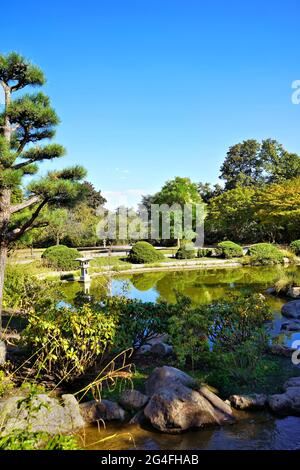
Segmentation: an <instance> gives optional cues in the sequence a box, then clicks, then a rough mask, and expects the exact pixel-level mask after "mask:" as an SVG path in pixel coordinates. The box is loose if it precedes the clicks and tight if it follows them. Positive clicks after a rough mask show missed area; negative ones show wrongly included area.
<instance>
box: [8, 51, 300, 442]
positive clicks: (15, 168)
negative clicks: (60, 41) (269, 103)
mask: <svg viewBox="0 0 300 470" xmlns="http://www.w3.org/2000/svg"><path fill="white" fill-rule="evenodd" d="M47 78H48V79H50V77H47ZM0 85H1V88H2V91H3V96H4V103H3V106H2V107H1V108H0V314H1V328H0V450H38V449H44V450H75V449H85V450H90V449H94V450H95V449H96V450H105V449H106V450H107V449H112V450H113V449H121V450H128V449H144V448H146V447H147V446H150V448H152V449H165V450H166V449H169V450H170V449H182V448H185V449H194V448H196V449H226V448H230V449H237V450H239V449H257V448H261V449H278V448H281V449H284V448H293V449H295V448H297V446H298V443H299V424H300V421H299V420H300V418H299V416H300V368H299V364H300V353H299V351H298V346H299V345H300V156H299V155H298V154H297V153H294V152H293V151H292V150H290V149H289V148H286V147H285V146H284V145H283V144H282V143H281V142H279V141H278V140H276V138H275V137H276V136H274V137H267V138H265V139H257V138H256V136H255V135H253V136H252V138H250V139H249V138H248V139H245V140H243V139H242V140H241V141H240V142H239V141H236V142H234V141H233V142H232V144H231V146H230V147H229V148H228V149H227V152H226V154H225V155H224V159H223V162H222V165H221V167H220V170H219V172H218V170H216V178H217V177H219V181H220V183H218V184H210V183H207V182H206V181H205V180H203V181H201V180H200V178H201V176H199V175H201V169H200V168H198V169H197V168H195V169H194V170H193V172H194V175H195V177H194V178H190V177H188V176H186V175H185V174H178V175H176V176H174V175H173V170H172V169H170V177H169V179H167V180H166V181H165V183H164V184H163V185H162V186H161V187H160V188H159V187H157V191H156V192H153V193H152V194H147V193H145V194H143V195H142V196H141V197H140V200H139V203H138V205H137V206H136V207H134V208H133V207H125V206H124V205H120V206H119V207H117V208H114V209H111V208H107V206H106V203H107V201H106V196H105V193H103V192H102V189H101V187H100V186H99V187H98V186H96V185H95V184H94V183H93V182H92V181H91V180H90V177H91V175H90V172H88V171H87V170H86V169H85V166H84V158H82V161H78V163H76V164H75V165H73V166H68V165H66V166H64V164H63V162H64V159H65V154H66V149H65V148H64V146H62V145H61V144H60V143H59V142H58V140H59V138H58V137H56V132H57V130H58V129H59V126H60V119H59V116H58V113H57V112H56V110H55V109H56V103H55V100H52V99H51V96H48V94H46V93H45V85H46V77H45V74H44V72H43V70H42V69H41V68H40V67H39V66H37V65H35V64H34V63H33V62H32V61H31V60H28V59H27V58H25V57H23V55H21V54H19V53H17V52H9V53H7V54H1V55H0ZM54 85H55V84H54ZM57 86H59V84H57ZM83 157H84V156H83ZM48 162H54V164H55V165H57V169H53V168H52V167H51V169H49V170H48V169H47V164H48ZM82 163H83V164H82ZM45 165H46V166H45ZM104 165H105V162H104ZM45 168H46V170H45ZM186 206H188V207H189V208H190V215H191V225H190V227H189V230H184V229H181V228H180V230H179V231H176V224H177V226H178V224H179V225H180V227H181V223H182V222H183V219H184V215H183V214H184V208H185V207H186ZM162 207H164V208H165V207H169V208H170V210H169V212H168V214H167V218H168V223H169V233H168V235H169V236H166V234H165V232H164V229H163V228H164V227H165V225H164V224H165V219H164V215H163V214H162V213H161V212H160V210H161V208H162ZM197 207H200V208H201V211H202V212H201V213H202V214H203V221H202V222H203V225H201V230H202V232H203V233H202V232H201V233H202V235H203V238H202V239H201V243H197V242H196V238H197V226H196V225H197V222H196V221H195V213H196V208H197ZM153 208H154V209H155V210H154V209H153ZM122 214H123V215H124V214H125V216H126V217H125V218H124V217H121V215H122ZM154 215H155V216H156V219H155V220H156V221H157V229H156V232H155V233H154V232H153V230H152V229H151V227H150V221H151V220H153V218H154ZM145 216H146V217H145ZM110 221H112V222H113V224H114V228H115V232H114V234H113V235H112V234H111V233H110V232H109V231H107V235H106V236H102V235H101V234H100V231H99V227H100V225H101V226H102V228H104V229H105V230H106V229H107V224H108V223H110ZM99 224H100V225H99ZM177 228H178V227H177ZM297 429H298V433H297V432H296V430H297ZM241 436H242V437H241Z"/></svg>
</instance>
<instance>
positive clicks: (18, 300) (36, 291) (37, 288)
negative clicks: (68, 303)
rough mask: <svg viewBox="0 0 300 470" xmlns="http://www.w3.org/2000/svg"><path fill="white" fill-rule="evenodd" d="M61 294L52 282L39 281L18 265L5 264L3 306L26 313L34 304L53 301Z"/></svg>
mask: <svg viewBox="0 0 300 470" xmlns="http://www.w3.org/2000/svg"><path fill="white" fill-rule="evenodd" d="M61 295H62V294H61V293H60V292H59V290H58V289H57V285H56V284H55V283H54V282H51V281H45V280H43V281H40V280H38V279H37V278H36V277H34V276H32V275H30V274H27V273H26V271H25V270H24V268H22V267H20V266H11V265H8V266H7V268H6V271H5V282H4V292H3V305H4V307H6V308H12V309H18V310H21V311H23V312H25V313H26V312H29V311H30V310H32V309H33V308H34V306H35V305H40V304H42V303H45V302H46V303H51V302H55V301H56V300H58V298H59V297H60V296H61Z"/></svg>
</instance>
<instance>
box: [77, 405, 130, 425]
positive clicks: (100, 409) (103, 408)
mask: <svg viewBox="0 0 300 470" xmlns="http://www.w3.org/2000/svg"><path fill="white" fill-rule="evenodd" d="M80 413H81V416H82V418H83V419H84V421H85V423H86V424H91V423H96V422H97V421H124V419H125V411H124V410H123V408H121V407H120V406H119V405H118V404H117V403H115V402H113V401H110V400H101V401H96V400H92V401H88V402H86V403H81V404H80Z"/></svg>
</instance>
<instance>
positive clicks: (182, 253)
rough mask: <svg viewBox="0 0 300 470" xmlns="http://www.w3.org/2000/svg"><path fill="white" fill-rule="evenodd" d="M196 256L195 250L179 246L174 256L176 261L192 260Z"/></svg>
mask: <svg viewBox="0 0 300 470" xmlns="http://www.w3.org/2000/svg"><path fill="white" fill-rule="evenodd" d="M196 256H197V255H196V253H195V248H194V247H191V248H189V247H188V246H187V245H184V246H181V247H180V248H179V249H178V251H177V253H176V255H175V257H176V258H177V259H193V258H195V257H196Z"/></svg>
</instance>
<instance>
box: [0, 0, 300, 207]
mask: <svg viewBox="0 0 300 470" xmlns="http://www.w3.org/2000/svg"><path fill="white" fill-rule="evenodd" d="M299 15H300V3H299V0H286V1H285V2H283V1H282V0H272V1H264V2H262V1H258V0H251V1H250V0H245V1H243V2H241V1H234V0H226V1H225V0H224V1H221V0H215V1H214V2H211V1H208V0H207V1H204V0H106V1H104V0H97V1H96V0H85V1H84V2H79V1H76V0H73V1H72V2H71V1H57V0H51V2H50V1H49V2H47V1H46V2H43V3H42V2H39V1H33V0H27V1H26V2H24V1H19V0H16V1H15V2H14V3H13V8H12V9H11V11H10V18H11V21H2V22H1V43H0V48H1V53H7V52H9V51H11V50H16V51H18V52H20V53H22V54H23V55H25V56H27V57H28V58H29V59H31V60H32V61H34V62H35V63H36V64H38V65H40V66H41V67H42V68H43V70H44V71H45V73H46V75H47V78H48V82H47V86H46V87H45V92H46V93H48V94H49V95H50V96H51V99H52V103H53V105H54V107H55V108H56V110H57V112H58V114H59V116H60V118H61V120H62V123H61V125H60V127H59V130H58V133H57V139H56V140H57V141H58V142H60V143H62V144H63V145H65V146H66V147H67V150H68V155H67V157H66V158H64V159H62V160H61V161H59V162H58V161H56V162H55V163H52V164H51V166H52V167H61V166H65V165H71V164H74V163H78V162H80V163H81V164H83V165H84V166H85V167H86V168H87V170H88V174H89V180H91V181H92V182H93V183H94V185H95V186H96V187H97V188H99V189H101V190H102V191H103V192H104V194H105V195H106V197H107V198H108V200H109V203H110V206H113V205H116V204H117V203H118V202H124V203H127V204H129V205H131V204H134V203H135V202H137V201H138V200H139V199H140V194H141V193H151V192H154V191H157V190H158V189H159V188H160V187H161V185H162V184H163V183H164V182H165V181H166V180H167V179H171V178H173V177H174V176H176V175H180V176H189V177H191V179H193V180H194V181H209V182H212V183H215V182H217V181H218V174H219V168H220V165H221V163H222V161H223V160H224V157H225V155H226V151H227V149H228V147H229V146H230V145H233V144H235V143H237V142H239V141H242V140H244V139H247V138H256V139H263V138H268V137H272V138H276V139H278V140H279V141H280V142H281V143H283V144H284V145H285V146H286V147H287V149H288V150H290V151H294V152H298V153H299V154H300V141H299V131H300V106H295V105H293V104H292V102H291V94H292V89H291V84H292V82H293V81H294V80H297V79H300V57H299V55H300V52H299ZM45 170H46V167H45V166H44V168H43V171H45ZM118 197H120V198H121V199H119V200H117V198H118Z"/></svg>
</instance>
